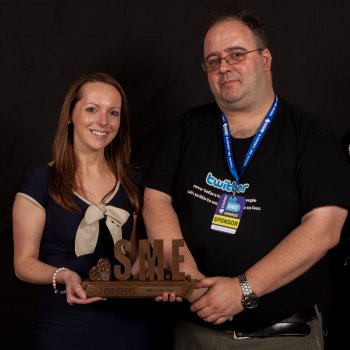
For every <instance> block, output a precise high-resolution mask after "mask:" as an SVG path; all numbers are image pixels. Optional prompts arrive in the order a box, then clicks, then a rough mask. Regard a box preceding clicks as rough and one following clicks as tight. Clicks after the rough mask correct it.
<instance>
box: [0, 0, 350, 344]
mask: <svg viewBox="0 0 350 350" xmlns="http://www.w3.org/2000/svg"><path fill="white" fill-rule="evenodd" d="M231 6H237V7H250V8H252V9H254V10H256V11H257V12H258V13H259V14H260V16H261V18H262V19H263V21H264V22H265V24H266V27H267V32H268V34H269V37H270V49H271V52H272V56H273V63H272V73H273V79H274V86H275V90H276V92H277V93H279V94H280V95H281V96H282V97H285V98H287V99H288V100H290V101H291V102H293V103H295V104H298V105H300V106H301V107H304V108H306V109H308V110H310V111H312V112H314V113H316V114H317V115H319V117H320V118H322V119H324V120H326V121H327V122H328V123H329V124H330V126H331V127H332V128H333V130H334V131H335V132H336V134H337V136H338V138H339V140H340V141H342V142H343V141H344V140H347V139H348V138H349V134H350V121H349V112H348V111H349V81H350V70H349V63H350V58H349V57H350V45H349V44H350V2H349V1H347V0H328V1H318V0H294V1H277V0H259V1H248V0H247V1H223V0H215V1H210V0H176V1H166V0H163V1H162V0H154V1H147V0H123V1H117V0H115V1H112V0H96V1H93V0H61V1H59V0H42V1H40V0H27V1H25V0H0V87H1V90H0V118H1V119H0V121H1V126H2V127H1V130H2V136H1V138H0V164H1V171H0V213H1V218H0V285H1V289H0V303H1V304H0V310H1V311H0V313H1V318H2V322H1V324H2V326H1V328H0V349H30V346H31V345H30V344H31V341H30V335H31V327H32V324H33V320H34V314H35V312H34V310H35V303H36V296H37V287H36V286H32V285H29V284H26V283H23V282H20V281H18V280H17V279H16V277H15V275H14V271H13V263H12V256H13V243H12V229H11V207H12V203H13V200H14V195H15V193H16V191H17V189H18V186H19V183H20V181H21V178H22V176H23V174H24V172H25V171H27V170H30V169H32V168H34V167H37V166H39V165H42V164H43V163H45V162H47V161H49V160H50V157H51V145H52V140H53V135H54V132H55V128H56V125H57V122H58V115H59V111H60V108H61V104H62V102H63V98H64V95H65V92H66V89H67V88H68V86H69V84H70V83H71V82H72V81H73V80H74V79H75V78H76V77H77V76H78V75H80V74H81V73H83V72H86V71H104V72H106V73H109V74H111V75H113V76H114V77H115V78H117V80H119V82H120V83H121V84H122V86H123V87H124V89H125V91H126V94H127V96H128V100H129V103H130V107H131V123H132V140H133V148H132V151H133V153H132V160H133V164H135V165H137V166H140V167H141V168H142V169H145V168H146V167H147V165H148V163H149V160H150V157H151V155H152V152H153V151H154V147H155V145H156V143H157V140H158V139H159V137H160V135H161V134H162V131H163V130H164V128H166V126H167V124H168V123H169V121H171V120H172V119H173V118H174V117H175V116H176V115H178V114H179V113H181V112H183V111H185V110H186V109H187V108H189V107H192V106H194V105H197V104H202V103H206V102H209V101H211V100H212V96H211V93H210V91H209V88H208V84H207V81H206V75H205V73H204V72H203V71H202V69H201V65H200V64H201V61H202V38H203V27H204V23H205V20H206V18H207V15H208V13H209V12H210V11H212V10H215V9H220V8H227V7H231ZM344 142H345V141H344ZM325 171H327V172H329V175H330V177H329V179H330V181H329V184H325V186H327V185H330V186H332V185H333V184H332V169H328V168H327V164H325ZM346 254H347V253H346ZM339 260H340V264H339V266H340V268H342V264H341V262H342V258H340V259H339ZM338 272H339V271H338ZM345 277H346V276H345ZM325 278H326V277H325ZM338 287H339V286H338ZM331 294H332V293H331V291H329V290H326V291H325V298H324V299H325V301H324V309H325V312H326V314H325V315H326V320H325V321H326V324H330V323H332V324H331V325H329V327H328V328H329V330H330V332H329V333H330V335H329V337H328V338H327V339H328V340H327V342H328V343H331V341H332V340H331V339H332V335H333V334H336V333H337V330H338V329H339V327H338V325H337V326H334V325H335V324H336V322H337V318H338V310H337V311H336V312H335V311H334V310H333V309H332V308H334V306H333V305H337V300H335V301H333V298H332V295H331ZM335 299H336V298H335ZM334 314H336V315H335V316H333V315H334ZM327 315H330V316H327ZM333 328H334V329H335V330H333ZM334 338H337V339H338V338H339V335H338V334H337V336H336V337H335V336H334ZM334 342H336V340H334ZM329 348H333V345H329ZM334 348H335V347H334Z"/></svg>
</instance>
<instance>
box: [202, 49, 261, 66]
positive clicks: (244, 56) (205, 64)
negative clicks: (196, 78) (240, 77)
mask: <svg viewBox="0 0 350 350" xmlns="http://www.w3.org/2000/svg"><path fill="white" fill-rule="evenodd" d="M263 50H265V49H263V48H258V49H255V50H251V51H243V52H239V53H240V54H242V56H243V59H242V60H241V61H237V62H234V63H230V62H228V61H227V59H228V57H230V55H232V54H233V53H234V51H232V52H230V53H229V54H228V55H226V56H225V57H222V58H219V59H218V60H217V64H218V65H217V67H215V68H211V69H208V68H207V63H206V62H203V63H202V68H203V70H204V71H205V72H208V71H209V72H211V71H214V70H217V69H218V68H219V67H220V63H221V61H222V60H225V62H226V63H227V64H229V65H230V66H233V65H234V64H238V63H241V62H243V61H245V60H246V55H247V54H248V53H251V52H255V51H263Z"/></svg>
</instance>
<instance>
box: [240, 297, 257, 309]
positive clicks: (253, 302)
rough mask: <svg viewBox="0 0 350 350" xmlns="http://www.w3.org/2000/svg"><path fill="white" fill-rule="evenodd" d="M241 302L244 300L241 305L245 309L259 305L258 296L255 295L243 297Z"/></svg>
mask: <svg viewBox="0 0 350 350" xmlns="http://www.w3.org/2000/svg"><path fill="white" fill-rule="evenodd" d="M243 302H244V305H243V307H246V308H247V309H254V308H255V307H257V306H258V305H259V298H257V297H250V298H245V299H244V300H243Z"/></svg>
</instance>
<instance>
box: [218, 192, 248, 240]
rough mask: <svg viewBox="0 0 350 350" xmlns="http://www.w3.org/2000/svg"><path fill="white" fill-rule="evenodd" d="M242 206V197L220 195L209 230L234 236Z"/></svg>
mask: <svg viewBox="0 0 350 350" xmlns="http://www.w3.org/2000/svg"><path fill="white" fill-rule="evenodd" d="M244 205H245V198H244V197H242V196H233V195H232V194H222V195H221V196H220V199H219V203H218V205H217V207H216V210H215V214H214V217H213V220H212V222H211V229H212V230H215V231H219V232H223V233H228V234H235V233H236V231H237V229H238V226H239V223H240V221H241V216H242V213H243V209H244Z"/></svg>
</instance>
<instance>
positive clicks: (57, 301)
mask: <svg viewBox="0 0 350 350" xmlns="http://www.w3.org/2000/svg"><path fill="white" fill-rule="evenodd" d="M49 169H50V167H49V165H45V166H43V167H42V168H40V169H38V170H35V171H34V172H32V173H30V174H28V176H27V177H26V179H25V181H24V183H23V185H22V187H21V189H20V193H22V194H25V195H26V196H29V197H30V198H31V199H32V200H34V201H35V202H37V204H39V205H40V206H42V207H43V208H44V209H45V211H46V223H45V228H44V232H43V236H42V241H41V247H40V260H41V261H44V262H46V263H48V264H50V265H53V266H57V267H62V266H63V267H67V268H69V269H71V270H74V271H76V272H77V273H78V274H79V275H80V276H81V277H82V279H86V278H88V273H89V270H90V269H91V268H92V266H94V265H96V264H97V261H98V260H99V259H100V258H102V257H105V258H109V259H110V260H111V262H112V266H113V265H115V264H116V263H117V262H116V260H115V258H114V244H113V240H112V237H111V235H110V233H109V231H108V228H107V226H106V224H105V220H104V219H102V220H100V222H99V237H98V242H97V245H96V249H95V251H94V252H93V253H91V254H86V255H82V256H80V257H77V256H76V255H75V252H74V244H75V234H76V231H77V228H78V226H79V224H80V222H81V220H82V218H83V216H84V214H85V211H86V209H87V208H88V206H89V205H90V203H89V202H87V201H85V200H84V199H83V198H81V197H80V196H77V195H76V196H75V199H76V203H77V204H78V206H79V208H80V209H81V211H74V212H68V211H66V210H64V209H62V208H60V207H59V206H57V205H56V204H55V203H54V202H53V201H52V199H51V198H50V196H49V195H48V175H49ZM108 204H109V205H112V206H115V207H118V208H122V209H124V210H126V211H128V212H129V213H130V216H129V218H128V220H127V222H126V223H125V224H124V225H123V227H122V234H123V238H125V239H129V238H130V235H131V232H132V228H133V215H132V211H133V210H132V207H131V205H130V202H129V200H128V197H127V194H126V192H125V191H124V189H123V188H122V187H121V186H120V187H119V188H118V186H117V188H116V190H115V191H114V193H113V194H112V195H111V196H110V198H109V199H108ZM112 271H113V267H112ZM58 287H59V288H60V287H62V286H58ZM42 289H43V290H42V293H41V296H40V299H39V306H38V317H37V323H36V328H35V349H37V350H55V349H60V350H62V349H65V350H69V349H74V350H77V349H79V348H81V349H85V350H86V349H94V350H95V349H115V350H122V349H128V350H133V349H135V350H139V349H142V350H144V349H154V346H153V344H152V331H151V330H152V326H153V324H152V319H150V315H151V314H153V315H154V313H153V311H154V305H155V304H156V303H155V301H154V300H152V299H133V298H131V299H127V298H125V299H122V298H110V299H108V300H106V301H99V302H95V303H92V304H88V305H69V304H68V303H67V301H66V296H65V295H61V294H54V291H53V288H52V285H45V286H43V288H42ZM156 309H157V308H156Z"/></svg>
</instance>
